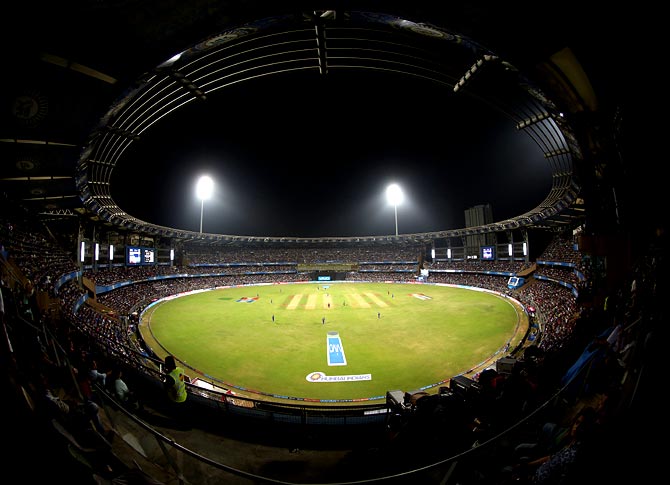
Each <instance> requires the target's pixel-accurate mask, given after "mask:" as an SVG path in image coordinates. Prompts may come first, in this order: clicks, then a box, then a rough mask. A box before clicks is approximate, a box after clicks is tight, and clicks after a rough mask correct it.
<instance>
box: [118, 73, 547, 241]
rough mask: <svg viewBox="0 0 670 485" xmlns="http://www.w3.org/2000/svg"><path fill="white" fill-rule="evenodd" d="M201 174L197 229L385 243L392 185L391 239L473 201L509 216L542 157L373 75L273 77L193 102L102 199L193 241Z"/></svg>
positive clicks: (458, 214) (444, 98)
mask: <svg viewBox="0 0 670 485" xmlns="http://www.w3.org/2000/svg"><path fill="white" fill-rule="evenodd" d="M201 174H208V175H210V176H211V177H212V178H213V179H214V181H215V193H214V196H213V198H212V199H210V200H207V201H205V205H204V218H203V232H209V233H218V234H230V235H249V236H288V237H328V236H373V235H388V234H394V233H395V219H394V210H393V206H392V205H389V203H388V202H387V201H386V195H385V189H386V187H387V185H388V184H390V183H392V182H396V183H398V184H399V185H400V186H401V187H402V188H403V191H404V194H405V201H404V202H403V204H402V205H400V206H398V231H399V233H401V234H403V233H405V234H407V233H417V232H428V231H439V230H445V229H454V228H460V227H464V225H465V221H464V210H465V209H466V208H468V207H472V206H474V205H478V204H486V203H490V204H491V205H492V207H493V215H494V219H495V220H503V219H506V218H508V217H512V216H515V215H519V214H520V213H523V212H525V211H526V210H529V209H531V208H533V207H535V206H536V205H537V204H538V203H540V202H541V201H542V200H543V199H544V197H545V196H546V194H547V193H548V192H549V189H550V187H551V171H550V167H549V166H548V164H547V162H546V160H545V159H544V157H543V154H542V151H541V150H540V148H539V147H537V146H536V145H535V143H534V142H533V141H532V140H531V139H530V138H529V137H528V136H527V135H525V134H523V133H520V132H517V131H516V129H515V128H514V123H513V122H512V121H510V120H509V119H507V118H505V117H504V116H503V115H502V114H501V113H499V112H498V111H496V110H494V109H493V108H492V107H491V106H488V105H485V104H483V103H482V102H481V101H480V100H476V99H474V98H470V97H467V96H465V95H463V94H461V95H458V96H456V95H454V93H453V92H451V90H450V89H448V88H446V87H438V86H434V85H431V84H427V83H426V82H425V81H416V80H412V79H408V78H406V77H402V78H394V77H389V76H388V75H384V76H383V77H380V76H378V75H371V74H366V75H365V76H363V75H360V74H352V75H348V76H344V77H339V78H338V77H336V76H333V77H331V79H330V80H329V82H328V83H324V82H320V81H319V80H318V79H314V78H311V79H305V78H304V77H292V78H280V77H277V78H275V79H273V80H268V79H265V80H263V81H262V82H250V83H244V84H238V85H235V86H233V87H231V88H227V89H225V90H221V91H220V92H218V93H217V94H215V95H213V96H210V97H209V99H208V100H207V101H205V102H198V103H191V105H189V106H187V107H184V108H182V109H181V110H180V111H178V112H176V113H174V114H171V115H169V116H168V117H166V118H165V119H163V120H161V122H160V123H157V124H156V125H154V126H153V127H151V128H150V129H149V130H147V131H146V132H145V133H144V134H143V137H142V139H141V140H140V141H139V142H137V143H135V144H134V145H132V146H131V148H130V149H129V150H127V152H126V153H125V154H124V156H123V158H122V160H121V161H120V162H119V163H118V164H117V168H116V169H115V171H114V174H113V178H112V196H113V197H114V199H115V200H116V202H117V203H118V204H119V206H120V207H121V208H122V209H124V210H125V211H126V212H127V213H129V214H131V215H132V216H135V217H137V218H139V219H142V220H144V221H147V222H151V223H155V224H158V225H163V226H169V227H174V228H178V229H185V230H193V231H198V230H199V225H200V201H199V199H197V198H196V196H195V184H196V181H197V179H198V177H199V176H200V175H201Z"/></svg>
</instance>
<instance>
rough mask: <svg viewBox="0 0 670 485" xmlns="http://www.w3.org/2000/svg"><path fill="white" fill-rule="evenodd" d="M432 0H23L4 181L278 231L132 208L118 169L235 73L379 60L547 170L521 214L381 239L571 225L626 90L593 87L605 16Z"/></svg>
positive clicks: (83, 207) (252, 76)
mask: <svg viewBox="0 0 670 485" xmlns="http://www.w3.org/2000/svg"><path fill="white" fill-rule="evenodd" d="M435 3H436V2H430V1H412V2H401V1H385V2H374V1H370V2H366V1H355V0H353V1H349V2H335V3H334V4H333V3H332V2H319V1H299V2H274V1H256V2H244V1H223V2H211V1H205V0H203V1H189V2H180V3H179V4H178V5H177V4H174V3H172V2H143V1H98V2H74V3H73V4H72V5H65V6H64V5H62V4H53V3H47V4H42V3H34V2H23V3H21V4H17V5H15V6H13V7H10V13H9V14H8V15H6V16H5V18H6V19H9V20H12V19H13V20H14V22H12V25H10V26H8V28H6V29H3V37H5V36H7V38H5V39H3V40H5V42H4V43H3V45H6V46H7V45H11V46H14V48H13V49H12V50H11V51H10V52H9V53H8V57H7V59H6V60H5V61H4V66H5V69H4V71H5V72H4V74H3V76H4V79H3V86H4V87H3V88H2V91H1V93H0V94H1V95H2V98H3V107H4V110H3V116H2V118H1V120H0V123H1V124H0V156H2V160H3V162H2V163H3V172H2V176H1V177H0V188H1V190H2V192H3V193H4V194H5V197H7V198H8V199H11V200H15V201H19V202H20V203H21V204H22V205H24V206H26V207H27V208H28V209H29V210H31V211H33V212H35V213H38V214H41V215H42V217H44V218H50V219H53V218H68V217H73V216H76V217H85V218H88V219H92V220H95V221H98V222H99V223H101V224H106V225H108V226H111V227H118V228H119V229H121V230H128V231H138V232H143V233H147V234H156V235H159V236H165V237H176V238H185V239H190V238H195V239H206V240H208V241H213V242H232V243H234V242H236V241H255V242H259V241H264V240H275V241H284V240H286V239H287V238H267V237H260V236H259V237H248V236H241V235H235V234H233V235H221V234H206V235H200V234H198V233H196V232H191V231H185V230H181V229H176V228H173V227H165V226H161V225H156V224H154V223H152V222H151V221H143V220H140V219H138V218H136V217H135V216H133V214H129V213H126V212H125V211H124V210H123V209H122V208H121V207H119V206H118V204H117V202H116V200H115V199H114V197H113V196H112V173H113V171H114V169H115V168H116V166H117V164H118V162H119V160H121V159H122V158H123V156H124V152H125V151H127V150H128V148H129V147H130V146H132V145H133V143H135V142H137V141H138V140H139V139H141V137H142V136H143V133H144V132H145V130H148V129H149V128H150V127H151V126H153V125H154V124H160V123H161V122H162V121H163V119H164V118H166V117H169V116H172V115H173V114H174V113H176V112H177V111H179V110H181V109H184V107H185V106H188V105H190V104H194V103H206V102H207V100H208V99H209V98H211V97H213V96H216V94H217V93H218V92H220V91H221V90H225V89H227V88H229V87H230V86H233V85H236V84H239V83H251V82H259V80H260V82H263V83H272V82H273V79H274V77H275V75H277V74H280V73H281V74H283V75H287V76H311V77H312V78H314V80H315V82H324V80H327V82H338V81H339V80H341V79H345V76H349V75H351V74H352V73H354V74H358V75H360V73H365V72H375V73H377V74H378V73H381V74H382V75H384V76H389V79H390V78H391V77H393V79H395V78H396V77H397V75H398V74H401V75H402V76H405V77H408V78H420V79H424V80H430V82H432V83H436V84H439V85H440V86H442V87H443V88H444V93H445V96H468V97H472V98H476V99H483V100H485V101H486V102H487V103H489V104H490V105H492V106H494V107H495V109H497V110H499V111H500V112H501V113H503V114H504V116H505V117H506V118H507V119H508V120H509V123H510V124H511V125H513V126H514V128H515V129H516V130H517V131H522V132H525V133H526V134H527V135H528V136H529V137H530V138H531V139H532V140H533V141H534V143H536V144H537V145H538V146H539V147H540V148H541V150H542V151H543V153H544V157H545V158H546V160H547V163H549V164H550V166H551V173H552V181H551V184H550V185H551V189H550V191H549V193H548V194H547V196H546V198H545V199H544V200H543V201H542V202H541V203H540V204H539V205H538V206H536V207H528V208H527V210H525V211H523V212H522V213H520V214H518V215H517V216H515V217H512V218H508V219H505V220H503V221H497V222H496V223H495V224H494V225H491V226H486V227H481V228H467V229H465V228H464V229H448V230H447V229H445V230H444V231H437V232H431V233H419V234H405V235H401V236H400V237H396V236H388V237H386V239H388V240H390V241H397V240H403V241H405V242H420V241H426V240H430V239H434V238H439V237H451V236H464V235H468V234H476V233H478V232H489V231H492V230H493V231H509V230H514V229H518V228H524V227H545V228H556V227H559V228H560V227H565V226H568V225H570V226H574V225H575V221H579V220H581V219H583V218H584V216H585V213H586V208H587V207H588V206H589V205H590V204H592V205H594V206H595V205H600V202H599V203H598V204H595V203H592V201H593V200H594V198H595V197H599V196H600V193H599V192H597V190H595V189H593V188H592V180H591V179H592V178H593V177H595V175H594V173H597V172H598V168H597V164H598V163H600V162H599V161H595V162H594V160H593V146H592V142H593V140H592V138H591V137H592V136H593V130H594V127H593V126H592V125H590V124H589V123H591V120H593V119H594V118H595V117H598V119H603V118H605V119H608V120H615V118H616V112H617V109H619V103H620V100H619V99H618V98H617V96H616V87H617V85H613V84H612V83H611V80H610V84H607V83H603V84H600V85H599V84H598V82H602V79H603V77H604V76H605V75H604V74H603V66H605V67H607V66H608V65H609V62H608V61H609V60H610V57H609V56H608V54H607V53H605V52H602V51H601V52H600V53H599V56H600V57H599V58H596V57H594V52H593V50H594V49H596V50H597V49H598V48H599V47H600V46H601V45H602V43H601V42H602V40H601V39H598V38H597V37H595V36H594V35H593V34H592V33H590V34H589V32H592V30H590V29H593V28H595V27H596V26H599V27H600V28H602V24H598V23H593V22H594V20H595V21H598V20H602V19H598V18H596V17H594V15H593V13H592V12H590V11H587V10H585V9H584V7H581V8H576V7H575V8H572V7H570V6H569V5H565V6H564V7H565V8H561V9H557V10H560V11H556V10H554V11H551V12H548V11H540V10H537V9H533V10H528V11H526V10H523V9H522V7H521V6H519V7H509V6H504V7H503V6H498V7H487V8H483V7H473V6H468V5H467V2H464V3H463V4H462V5H449V6H441V7H439V8H436V7H435V6H434V5H433V4H435ZM440 3H444V2H440ZM333 8H334V9H333ZM10 41H11V42H10ZM589 68H592V70H591V71H590V70H589ZM619 82H621V83H623V82H624V80H623V79H620V80H619ZM600 86H606V88H605V89H600ZM380 89H383V87H380ZM305 109H308V110H315V111H316V113H315V120H316V123H318V119H319V116H318V113H319V112H323V111H324V110H327V109H328V106H327V104H325V103H323V102H321V103H317V106H316V107H314V106H313V105H308V106H307V108H305ZM432 115H434V114H432ZM610 123H615V122H614V121H613V122H610ZM510 163H514V161H511V162H510ZM585 187H586V189H585ZM585 201H586V204H585ZM288 239H289V240H295V238H290V237H289V238H288ZM327 239H329V238H320V240H327ZM334 239H335V240H338V241H340V240H347V239H348V238H347V237H337V238H334ZM362 239H366V238H362ZM372 239H374V238H372ZM379 239H380V240H381V239H384V238H379ZM315 240H316V239H315ZM351 240H361V238H360V237H357V238H355V239H351Z"/></svg>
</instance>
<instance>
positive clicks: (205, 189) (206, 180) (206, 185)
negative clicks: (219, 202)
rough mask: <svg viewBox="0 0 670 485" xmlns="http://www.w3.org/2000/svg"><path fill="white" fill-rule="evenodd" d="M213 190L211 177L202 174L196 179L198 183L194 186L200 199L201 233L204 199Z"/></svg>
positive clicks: (209, 195) (207, 197)
mask: <svg viewBox="0 0 670 485" xmlns="http://www.w3.org/2000/svg"><path fill="white" fill-rule="evenodd" d="M212 192H214V181H213V180H212V179H211V177H209V176H207V175H203V176H202V177H200V179H198V184H197V185H196V186H195V193H196V195H197V196H198V199H200V233H201V234H202V214H203V212H204V210H205V199H209V198H210V197H211V196H212Z"/></svg>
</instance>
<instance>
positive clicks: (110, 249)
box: [109, 244, 114, 261]
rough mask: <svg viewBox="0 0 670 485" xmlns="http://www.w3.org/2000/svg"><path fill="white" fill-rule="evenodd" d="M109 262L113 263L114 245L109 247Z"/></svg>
mask: <svg viewBox="0 0 670 485" xmlns="http://www.w3.org/2000/svg"><path fill="white" fill-rule="evenodd" d="M109 260H110V261H114V245H113V244H110V245H109Z"/></svg>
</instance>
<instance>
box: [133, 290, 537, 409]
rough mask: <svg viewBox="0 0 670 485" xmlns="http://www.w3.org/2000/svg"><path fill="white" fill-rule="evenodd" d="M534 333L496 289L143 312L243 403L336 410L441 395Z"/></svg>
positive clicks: (342, 293)
mask: <svg viewBox="0 0 670 485" xmlns="http://www.w3.org/2000/svg"><path fill="white" fill-rule="evenodd" d="M525 325H527V322H526V319H525V315H524V314H523V311H522V310H521V309H519V308H517V307H516V305H514V304H513V302H512V301H511V300H509V299H507V298H503V297H499V296H497V295H494V294H491V293H487V292H482V291H475V290H471V289H465V288H459V287H449V286H437V285H415V284H398V283H316V282H313V283H304V284H281V285H278V284H273V285H255V286H241V287H231V288H224V289H216V290H211V291H205V292H200V293H194V294H190V295H187V296H182V297H179V298H175V299H171V300H167V301H163V302H160V303H158V304H156V305H154V306H153V307H151V308H150V309H149V310H148V311H147V312H145V315H144V317H143V319H142V324H141V325H140V330H141V331H142V334H143V336H144V340H145V342H147V344H148V345H149V346H150V347H151V349H152V350H153V351H154V352H155V353H156V354H157V355H159V356H160V357H164V356H165V355H166V354H167V353H168V352H169V353H172V354H174V355H175V356H176V357H177V358H178V359H179V360H180V361H182V362H183V363H184V364H185V366H186V367H187V373H188V374H189V375H191V376H192V377H200V378H202V377H203V376H204V377H205V380H211V381H217V382H218V383H219V385H223V386H224V387H228V388H231V389H232V390H233V391H235V392H237V393H238V394H243V395H247V394H253V395H254V396H255V397H261V396H269V397H272V398H277V397H279V398H282V397H291V398H297V399H307V400H323V401H328V402H330V401H357V400H366V399H373V400H375V399H385V396H386V391H389V390H396V389H397V390H402V391H410V390H415V389H419V388H423V387H426V386H428V387H431V388H434V387H435V386H438V385H439V384H441V383H444V382H446V381H448V380H449V379H450V378H451V377H453V376H456V375H460V374H464V373H466V372H468V371H469V370H471V369H472V368H473V367H476V366H478V365H480V364H482V363H483V362H486V361H487V360H489V359H491V358H493V357H495V356H496V353H498V352H499V351H500V350H501V349H502V348H503V347H504V346H505V345H506V344H507V343H508V342H510V343H511V344H512V345H515V342H514V340H515V339H520V338H521V336H522V333H523V331H525V329H524V328H523V327H524V326H525ZM329 332H332V333H331V334H329ZM334 333H337V336H335V335H334ZM329 336H330V339H331V340H330V341H329V340H328V337H329ZM337 337H339V340H337ZM333 339H335V340H333ZM329 356H330V357H331V358H332V359H334V360H331V361H329ZM343 362H344V363H345V364H346V365H342V363H343ZM329 363H330V364H333V363H334V364H339V365H329Z"/></svg>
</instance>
